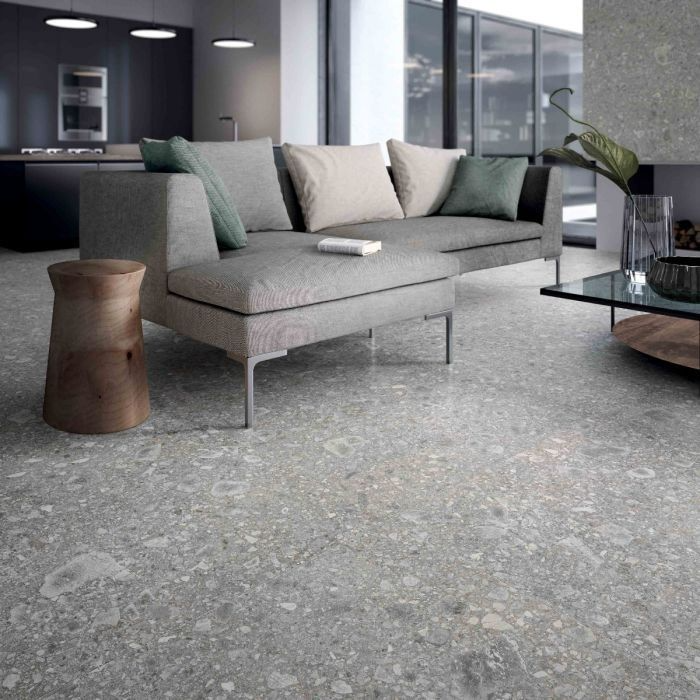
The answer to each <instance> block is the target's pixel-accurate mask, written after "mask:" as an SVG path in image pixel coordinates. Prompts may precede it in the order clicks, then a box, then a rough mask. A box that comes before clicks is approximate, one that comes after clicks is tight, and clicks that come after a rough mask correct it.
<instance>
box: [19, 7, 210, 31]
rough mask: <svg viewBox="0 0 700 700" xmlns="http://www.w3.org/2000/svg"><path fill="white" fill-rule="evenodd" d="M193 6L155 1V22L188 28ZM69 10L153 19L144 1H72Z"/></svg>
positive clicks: (57, 8) (63, 9) (107, 15)
mask: <svg viewBox="0 0 700 700" xmlns="http://www.w3.org/2000/svg"><path fill="white" fill-rule="evenodd" d="M11 2H13V3H14V4H16V5H29V6H31V7H47V8H49V9H55V10H60V11H61V12H66V11H67V10H68V9H69V7H70V0H11ZM194 4H195V0H156V20H157V21H158V22H160V23H163V24H174V25H177V26H179V27H191V26H192V8H193V7H194ZM200 4H201V2H200ZM73 9H74V10H75V12H76V13H77V14H85V15H90V14H95V15H102V16H104V17H118V18H120V19H134V20H143V21H144V22H146V21H148V22H150V21H151V19H152V17H153V13H152V4H151V2H150V1H148V0H73Z"/></svg>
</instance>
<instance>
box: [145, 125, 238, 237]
mask: <svg viewBox="0 0 700 700" xmlns="http://www.w3.org/2000/svg"><path fill="white" fill-rule="evenodd" d="M139 147H140V148H141V155H142V156H143V162H144V164H145V166H146V170H148V171H149V172H160V173H163V172H166V173H190V174H192V175H196V176H197V177H198V178H199V179H200V180H201V181H202V184H203V185H204V191H205V192H206V194H207V200H208V201H209V212H210V213H211V220H212V223H213V224H214V233H215V235H216V241H217V243H218V244H219V248H228V249H231V250H233V249H236V248H243V247H244V246H245V245H246V244H247V243H248V238H247V236H246V234H245V228H243V223H242V222H241V219H240V217H239V216H238V212H237V211H236V207H235V205H234V204H233V202H232V201H231V195H230V194H229V193H228V190H227V189H226V185H224V183H223V181H222V180H221V178H220V177H219V176H218V175H217V174H216V173H215V172H214V171H213V170H212V168H211V166H210V165H209V162H208V161H207V160H206V158H204V157H203V156H202V155H201V154H200V153H199V151H197V149H196V148H194V146H192V144H191V143H190V142H189V141H187V139H183V138H182V136H173V137H172V138H171V139H170V140H169V141H154V140H153V139H141V142H140V143H139Z"/></svg>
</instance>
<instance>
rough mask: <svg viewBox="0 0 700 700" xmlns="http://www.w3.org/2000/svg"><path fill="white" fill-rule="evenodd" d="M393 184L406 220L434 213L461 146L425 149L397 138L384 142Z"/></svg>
mask: <svg viewBox="0 0 700 700" xmlns="http://www.w3.org/2000/svg"><path fill="white" fill-rule="evenodd" d="M386 146H387V150H388V151H389V159H390V160H391V168H392V171H393V175H394V187H395V188H396V194H397V195H398V198H399V202H400V203H401V208H402V209H403V213H404V214H405V215H406V218H407V219H410V218H412V217H414V216H429V215H430V214H434V213H435V212H436V211H438V209H440V207H441V206H442V203H443V202H444V201H445V199H446V198H447V195H448V194H449V192H450V185H451V184H452V179H453V178H454V174H455V170H456V168H457V161H458V160H459V157H460V156H463V155H465V154H466V151H465V150H464V149H463V148H449V149H448V148H426V147H425V146H414V145H413V144H410V143H404V142H403V141H399V140H398V139H389V141H387V142H386Z"/></svg>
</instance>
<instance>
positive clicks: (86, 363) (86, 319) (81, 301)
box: [44, 260, 149, 433]
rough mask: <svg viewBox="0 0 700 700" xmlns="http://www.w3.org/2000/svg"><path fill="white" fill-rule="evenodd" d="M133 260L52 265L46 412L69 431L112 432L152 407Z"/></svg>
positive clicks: (137, 266)
mask: <svg viewBox="0 0 700 700" xmlns="http://www.w3.org/2000/svg"><path fill="white" fill-rule="evenodd" d="M145 271H146V267H145V266H144V265H142V264H141V263H138V262H133V261H131V260H75V261H70V262H63V263H57V264H56V265H51V266H50V267H49V269H48V272H49V277H50V278H51V284H52V285H53V288H54V292H55V294H56V296H55V299H54V305H53V321H52V324H51V346H50V348H49V364H48V369H47V371H46V390H45V392H44V420H45V421H46V422H47V423H48V424H49V425H51V426H53V427H54V428H58V429H59V430H66V431H68V432H70V433H113V432H117V431H118V430H126V429H127V428H132V427H133V426H135V425H138V424H139V423H142V422H143V421H144V420H146V418H148V414H149V401H148V383H147V380H146V365H145V362H144V352H143V331H142V328H141V312H140V308H139V288H140V286H141V280H142V279H143V275H144V273H145Z"/></svg>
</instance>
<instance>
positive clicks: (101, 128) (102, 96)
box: [58, 63, 107, 141]
mask: <svg viewBox="0 0 700 700" xmlns="http://www.w3.org/2000/svg"><path fill="white" fill-rule="evenodd" d="M58 140H59V141H106V140H107V69H106V68H103V67H101V66H71V65H66V64H63V63H62V64H61V65H59V67H58Z"/></svg>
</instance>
